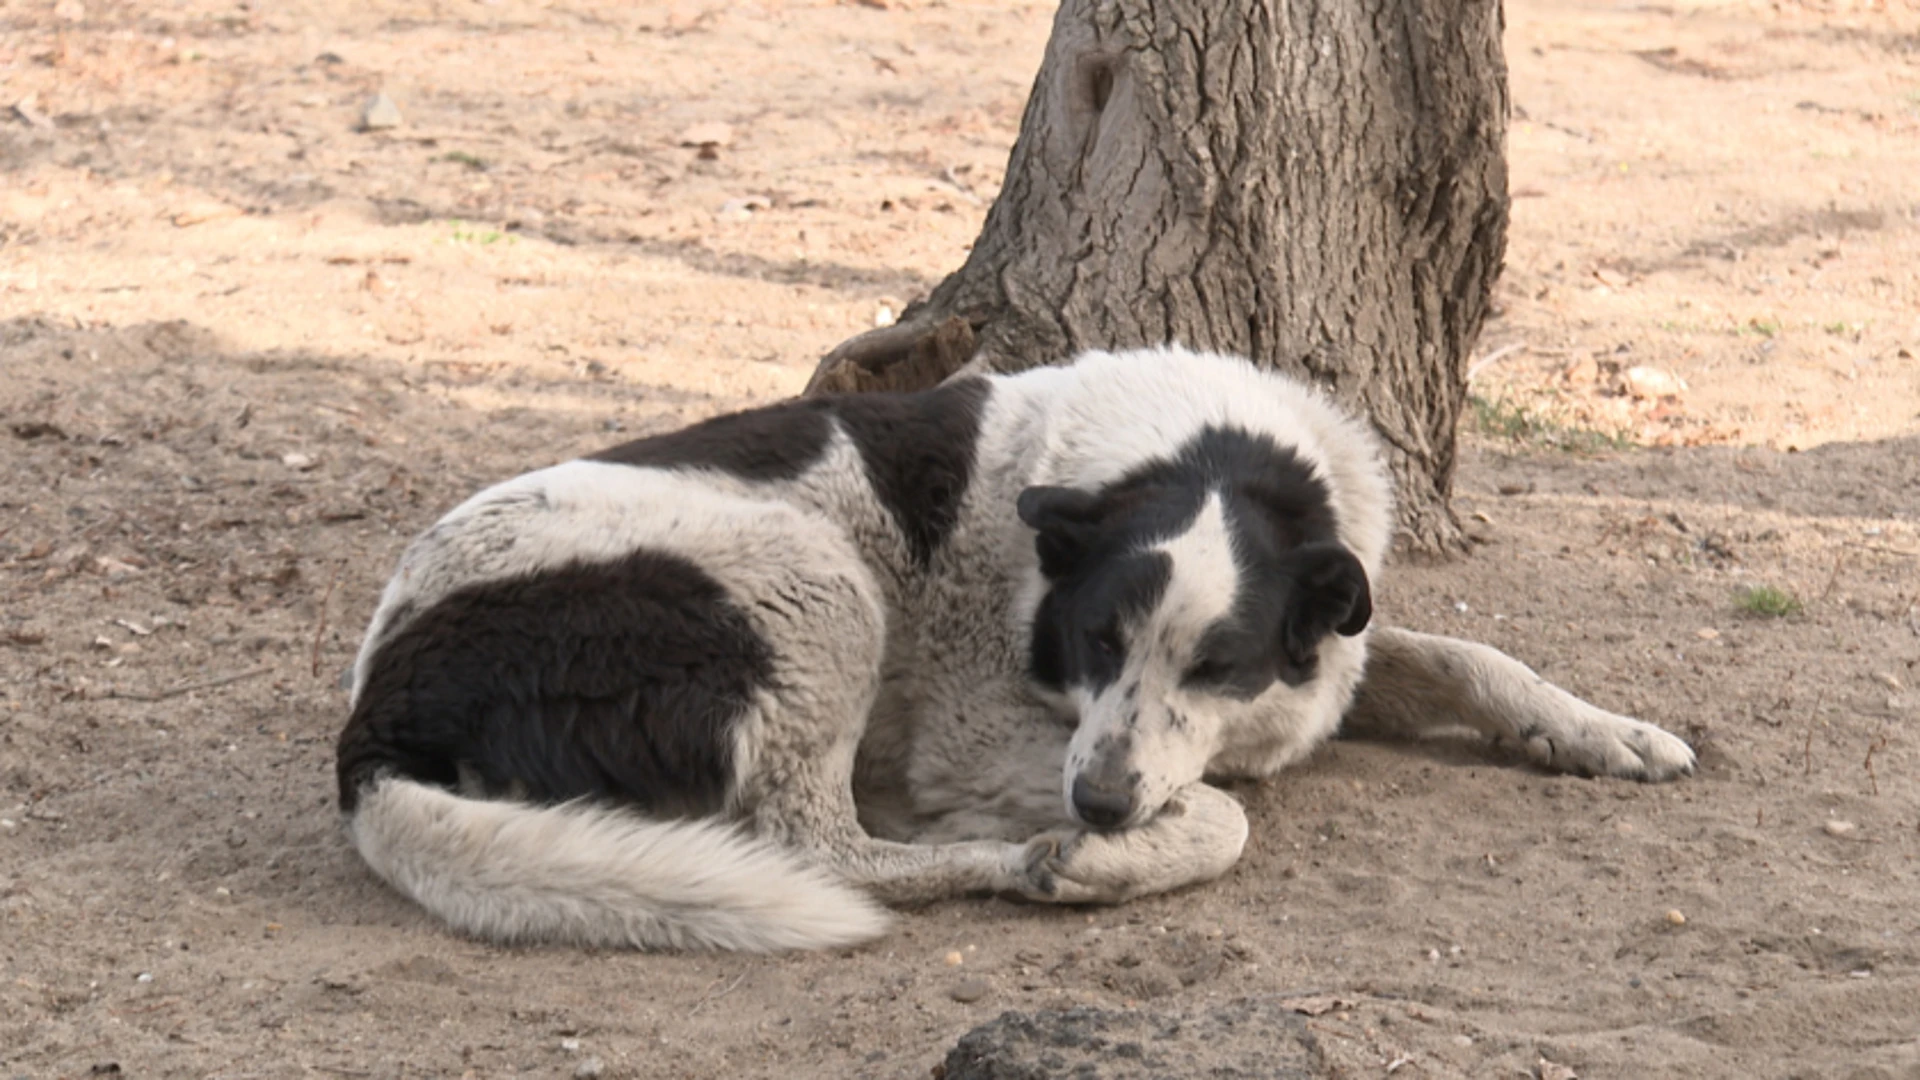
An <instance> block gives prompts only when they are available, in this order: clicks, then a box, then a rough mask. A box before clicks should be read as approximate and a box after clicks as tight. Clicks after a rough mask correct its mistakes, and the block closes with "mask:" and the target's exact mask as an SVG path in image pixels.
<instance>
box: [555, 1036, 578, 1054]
mask: <svg viewBox="0 0 1920 1080" xmlns="http://www.w3.org/2000/svg"><path fill="white" fill-rule="evenodd" d="M560 1049H562V1050H564V1051H566V1052H567V1053H569V1054H577V1053H579V1052H580V1040H579V1039H561V1040H560Z"/></svg>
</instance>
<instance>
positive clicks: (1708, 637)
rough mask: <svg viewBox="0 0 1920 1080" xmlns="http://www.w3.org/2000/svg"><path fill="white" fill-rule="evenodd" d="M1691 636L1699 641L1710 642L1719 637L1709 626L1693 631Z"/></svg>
mask: <svg viewBox="0 0 1920 1080" xmlns="http://www.w3.org/2000/svg"><path fill="white" fill-rule="evenodd" d="M1693 636H1694V637H1697V638H1699V639H1700V640H1701V641H1712V640H1714V639H1715V638H1718V637H1719V636H1720V631H1718V630H1715V629H1714V628H1713V627H1711V626H1703V627H1701V628H1700V629H1698V630H1695V631H1694V632H1693Z"/></svg>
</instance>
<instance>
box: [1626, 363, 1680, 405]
mask: <svg viewBox="0 0 1920 1080" xmlns="http://www.w3.org/2000/svg"><path fill="white" fill-rule="evenodd" d="M1621 379H1622V381H1624V382H1625V383H1626V387H1627V393H1629V394H1632V395H1633V396H1634V397H1637V398H1663V397H1677V396H1678V395H1679V394H1680V392H1681V391H1683V390H1685V389H1686V388H1687V380H1685V379H1682V378H1680V377H1679V376H1678V375H1675V374H1673V373H1672V372H1669V371H1662V370H1660V369H1659V368H1653V367H1630V368H1628V369H1627V370H1626V371H1625V372H1623V373H1622V374H1621Z"/></svg>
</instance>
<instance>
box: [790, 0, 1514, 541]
mask: <svg viewBox="0 0 1920 1080" xmlns="http://www.w3.org/2000/svg"><path fill="white" fill-rule="evenodd" d="M1502 25H1503V17H1502V12H1501V7H1500V0H1064V2H1063V3H1062V5H1061V7H1060V10H1059V13H1058V14H1057V15H1056V16H1055V20H1054V25H1053V36H1052V38H1051V40H1050V41H1049V43H1048V46H1047V51H1046V55H1045V59H1044V60H1043V62H1042V64H1041V67H1040V74H1039V77H1038V78H1037V79H1036V81H1035V83H1034V88H1033V93H1032V96H1031V98H1030V99H1029V101H1028V103H1027V111H1026V115H1025V117H1024V118H1023V120H1022V123H1021V131H1020V137H1019V140H1018V141H1017V142H1016V143H1015V144H1014V148H1013V153H1012V156H1011V159H1010V160H1009V162H1008V166H1007V176H1006V182H1005V184H1004V186H1003V187H1002V190H1001V193H1000V196H999V198H998V199H997V200H996V201H995V203H994V205H993V208H992V209H991V210H990V211H989V213H988V215H987V220H986V224H985V226H984V227H983V229H982V231H981V234H980V238H979V239H978V241H976V242H975V244H974V247H973V251H972V253H971V255H970V256H969V258H968V259H967V261H966V264H965V265H964V266H962V267H961V268H960V269H959V270H958V271H956V272H955V273H954V274H953V275H952V276H950V277H948V278H947V279H946V280H945V281H943V282H942V283H941V284H940V285H939V286H938V287H937V288H935V289H934V291H933V293H932V294H931V295H930V296H929V297H928V298H927V299H926V300H924V301H923V302H920V303H918V304H915V305H913V306H912V307H909V308H908V309H907V311H906V312H904V313H903V316H902V319H901V321H900V323H899V324H897V325H895V326H892V327H888V328H886V329H884V330H877V331H874V332H872V333H869V334H863V335H861V336H860V337H857V338H854V339H853V340H851V341H848V342H847V343H845V344H844V345H842V346H840V347H839V348H838V349H836V350H834V351H833V352H832V353H831V354H829V355H828V356H827V357H826V359H825V360H823V361H822V362H821V364H820V367H819V369H818V370H816V371H815V373H814V377H813V380H812V382H811V383H810V384H809V386H808V392H809V393H820V392H828V391H849V390H869V389H915V388H920V387H925V386H929V385H932V384H934V383H937V382H939V381H940V380H941V379H942V378H945V377H947V376H949V375H951V374H952V373H953V372H954V371H956V370H957V369H959V368H960V367H961V366H962V365H963V364H968V365H969V366H970V367H975V368H979V369H985V370H993V371H1017V370H1021V369H1024V368H1028V367H1033V366H1036V365H1040V364H1046V363H1053V362H1057V361H1060V360H1063V359H1065V358H1067V357H1069V356H1070V355H1072V354H1073V353H1075V352H1077V351H1079V350H1082V349H1087V348H1123V347H1130V346H1140V345H1154V344H1162V343H1166V342H1169V341H1174V342H1179V343H1181V344H1185V345H1189V346H1192V347H1195V348H1206V349H1215V350H1219V351H1223V352H1234V353H1239V354H1242V355H1245V356H1249V357H1251V358H1252V359H1253V360H1254V361H1255V362H1257V363H1259V364H1261V365H1262V366H1267V367H1274V368H1279V369H1281V370H1285V371H1289V372H1292V373H1295V374H1298V375H1302V376H1305V377H1306V378H1308V379H1311V380H1313V381H1314V382H1316V383H1318V384H1319V385H1321V386H1322V387H1324V388H1326V389H1327V390H1329V391H1330V392H1331V393H1332V394H1333V396H1334V397H1335V398H1336V399H1338V400H1340V401H1341V402H1343V403H1345V404H1347V405H1348V406H1350V407H1354V408H1358V409H1360V410H1362V411H1364V412H1365V413H1367V414H1368V415H1369V416H1371V417H1372V419H1373V422H1374V424H1375V426H1376V427H1377V428H1378V430H1379V431H1380V433H1381V435H1382V437H1383V438H1384V439H1385V440H1386V442H1387V443H1388V444H1389V446H1390V448H1391V451H1390V456H1391V458H1392V468H1393V472H1394V477H1395V480H1396V482H1397V486H1398V491H1399V498H1400V515H1401V525H1402V535H1401V541H1402V546H1403V547H1405V548H1410V549H1412V550H1415V551H1423V552H1441V551H1447V550H1454V549H1457V548H1458V547H1459V545H1460V530H1459V524H1458V522H1457V520H1456V519H1455V518H1454V517H1453V515H1452V512H1451V510H1450V509H1449V508H1448V505H1447V497H1448V495H1449V493H1450V490H1451V487H1452V479H1453V469H1454V433H1455V426H1456V423H1457V421H1458V419H1459V416H1460V412H1461V409H1462V406H1463V405H1464V403H1465V400H1466V361H1467V356H1468V352H1469V350H1470V349H1471V347H1472V344H1473V341H1474V338H1475V337H1476V336H1477V334H1478V333H1479V330H1480V325H1481V322H1482V321H1483V319H1484V318H1485V316H1486V313H1487V308H1488V304H1489V301H1490V298H1491V293H1492V288H1493V283H1494V279H1495V278H1496V276H1497V275H1498V273H1499V269H1500V263H1501V258H1502V255H1503V253H1504V250H1505V244H1506V222H1507V206H1508V199H1507V174H1506V153H1505V151H1506V146H1505V143H1506V119H1507V84H1506V63H1505V59H1504V57H1503V55H1502V53H1501V49H1500V34H1501V30H1502ZM970 358H971V362H970V363H969V359H970Z"/></svg>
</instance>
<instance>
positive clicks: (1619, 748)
mask: <svg viewBox="0 0 1920 1080" xmlns="http://www.w3.org/2000/svg"><path fill="white" fill-rule="evenodd" d="M1521 742H1522V745H1523V747H1524V749H1525V750H1526V752H1527V756H1528V757H1530V758H1532V759H1533V760H1534V761H1535V762H1537V763H1539V764H1541V765H1544V766H1546V767H1547V768H1550V769H1558V770H1560V771H1561V772H1570V773H1577V774H1580V775H1582V776H1617V777H1621V778H1623V779H1628V780H1645V781H1650V782H1657V781H1661V780H1672V779H1675V778H1677V777H1681V776H1686V775H1689V774H1691V773H1692V772H1693V766H1694V761H1695V758H1694V754H1693V748H1692V747H1690V746H1688V745H1687V744H1686V743H1684V742H1682V741H1681V740H1680V739H1679V738H1678V737H1677V736H1674V735H1670V734H1668V733H1667V732H1665V731H1662V730H1661V729H1659V728H1657V727H1654V726H1653V725H1652V724H1649V723H1647V722H1645V721H1644V720H1635V719H1633V718H1631V717H1626V716H1617V715H1615V714H1613V713H1609V712H1602V711H1601V710H1598V709H1595V710H1593V712H1592V713H1591V714H1589V715H1588V716H1585V717H1581V718H1579V719H1578V720H1575V721H1574V722H1573V723H1570V724H1566V725H1546V724H1543V725H1538V726H1536V727H1533V728H1530V729H1528V730H1527V731H1526V732H1524V733H1523V734H1522V738H1521Z"/></svg>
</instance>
